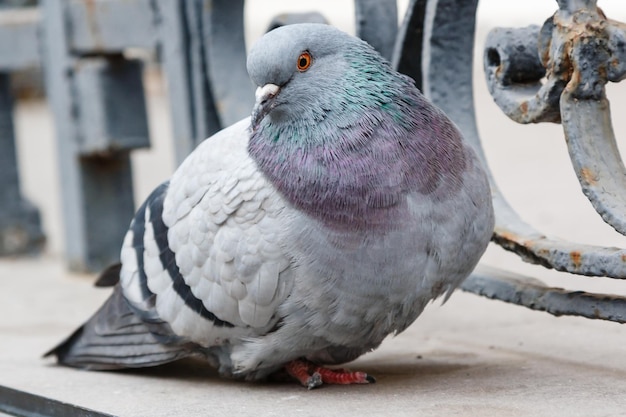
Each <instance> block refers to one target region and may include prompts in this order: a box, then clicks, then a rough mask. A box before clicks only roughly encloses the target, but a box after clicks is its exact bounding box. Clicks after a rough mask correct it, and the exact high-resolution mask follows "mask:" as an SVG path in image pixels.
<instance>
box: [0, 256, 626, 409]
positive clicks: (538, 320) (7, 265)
mask: <svg viewBox="0 0 626 417" xmlns="http://www.w3.org/2000/svg"><path fill="white" fill-rule="evenodd" d="M0 276H1V277H2V280H0V294H2V302H1V303H0V317H2V320H1V321H0V334H1V335H2V339H1V340H2V343H0V385H4V386H6V387H10V388H13V389H17V390H22V391H26V392H29V393H32V394H35V395H39V396H43V397H46V398H50V399H53V400H56V401H61V402H65V403H69V404H74V405H77V406H80V407H85V408H88V409H91V410H96V411H98V412H100V413H103V414H112V415H116V416H150V417H156V416H173V415H184V416H190V417H193V416H207V415H211V416H232V415H254V416H272V415H282V416H287V415H296V414H297V415H300V416H308V415H316V416H320V415H323V416H333V415H342V416H352V415H354V416H356V415H393V416H414V415H420V416H435V415H437V416H439V415H457V416H477V415H490V416H492V415H497V416H528V415H536V416H568V417H571V416H585V417H589V416H609V415H625V411H624V410H626V397H625V396H624V392H626V360H624V356H623V352H624V346H626V331H625V329H624V327H623V326H621V325H618V324H615V323H610V322H601V321H592V320H587V319H582V318H572V317H563V318H555V317H552V316H549V315H547V314H545V313H538V312H533V311H530V310H526V309H524V308H521V307H516V306H512V305H507V304H504V303H501V302H497V301H490V300H487V299H484V298H479V297H477V296H474V295H471V294H466V293H460V292H459V293H456V294H454V295H453V297H452V298H451V299H450V301H449V302H448V303H446V304H445V305H444V306H440V305H439V303H438V302H437V303H435V304H433V305H431V306H430V307H429V308H428V309H427V311H426V312H425V313H424V315H423V316H422V317H421V318H420V319H418V321H417V322H416V323H415V324H414V325H413V326H411V327H410V328H409V329H408V330H407V331H406V332H404V333H402V334H401V335H399V336H397V337H395V338H390V339H388V340H386V341H385V343H383V346H382V347H381V348H380V349H378V350H377V351H375V352H373V353H371V354H369V355H366V356H364V357H362V358H360V359H359V360H357V361H356V362H354V363H353V364H350V367H351V368H354V369H361V370H364V371H367V372H368V373H371V374H373V375H375V376H376V377H377V379H378V383H376V384H373V385H369V386H349V387H340V386H328V387H323V388H322V389H318V390H314V391H307V390H305V389H303V388H302V387H300V386H298V385H297V384H295V383H283V382H281V383H278V382H274V383H264V384H251V383H242V382H236V381H227V380H223V379H220V378H218V377H217V375H216V373H215V372H214V371H213V370H212V369H210V368H209V367H208V366H207V365H206V364H204V363H199V362H196V361H182V362H179V363H176V364H170V365H167V366H163V367H161V368H152V369H145V370H141V371H132V372H86V371H78V370H73V369H67V368H63V367H59V366H56V365H54V364H53V363H52V362H51V361H48V360H44V359H41V355H42V354H43V353H44V352H45V351H46V350H47V349H49V348H50V347H52V346H53V345H54V344H55V343H57V342H58V341H60V340H61V339H62V338H63V337H65V336H67V335H68V333H69V332H70V331H72V330H73V329H74V328H75V327H76V326H77V325H79V324H80V323H81V322H82V321H83V320H85V319H86V318H87V317H88V316H89V315H90V314H91V313H92V312H93V311H95V309H96V308H97V307H98V306H99V305H100V303H101V302H102V301H103V300H104V299H105V298H106V297H107V296H108V292H109V291H108V290H107V289H96V288H94V287H92V286H91V282H92V281H93V279H92V277H89V276H79V275H72V274H68V273H66V272H65V271H64V269H63V265H62V263H61V262H60V261H58V260H55V259H49V258H48V259H45V258H44V259H36V260H35V259H28V260H21V261H10V260H9V261H7V260H4V261H0ZM0 401H1V398H0ZM1 409H2V408H1V407H0V410H1ZM81 415H84V414H81Z"/></svg>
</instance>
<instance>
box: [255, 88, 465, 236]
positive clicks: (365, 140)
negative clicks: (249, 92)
mask: <svg viewBox="0 0 626 417" xmlns="http://www.w3.org/2000/svg"><path fill="white" fill-rule="evenodd" d="M418 105H419V106H426V108H421V109H420V111H418V109H415V108H413V109H405V113H404V114H403V115H402V117H403V120H402V123H398V119H397V114H396V115H395V116H396V117H394V114H393V113H390V112H386V111H384V110H379V111H376V112H366V113H363V114H362V115H361V116H359V117H357V118H355V119H354V121H353V122H352V123H350V124H347V125H344V126H343V127H341V128H337V127H336V126H337V125H336V124H332V123H329V122H328V119H325V120H322V121H319V122H317V123H315V124H310V125H309V126H308V127H305V128H302V127H301V126H299V125H293V124H292V125H290V124H284V125H282V126H274V125H272V124H271V123H268V124H266V125H265V126H262V127H261V128H259V129H256V130H255V131H253V132H251V139H250V144H249V148H248V150H249V153H250V155H251V157H252V158H253V159H254V160H255V161H256V163H257V164H258V166H259V169H260V170H261V171H262V172H263V173H264V174H265V175H266V177H267V178H268V179H269V180H270V181H271V182H272V183H273V184H274V186H275V187H276V188H277V189H278V190H279V192H281V194H282V195H283V196H284V197H285V198H286V199H287V200H288V201H289V202H290V203H291V204H292V205H294V206H295V207H296V208H298V209H299V210H301V211H303V212H304V213H306V214H308V215H309V216H311V217H313V218H316V219H318V220H320V221H322V222H323V223H324V224H326V225H327V226H329V227H331V228H333V229H349V230H362V229H380V228H382V229H393V228H396V227H401V225H402V222H403V220H404V219H405V218H406V215H407V214H408V213H407V196H408V195H409V194H413V193H417V194H424V195H429V196H430V198H435V199H445V198H447V197H449V196H451V195H453V194H454V192H456V191H457V190H458V188H459V187H460V186H461V182H462V173H463V171H464V169H465V164H466V160H465V153H464V149H463V146H462V144H461V138H460V134H459V133H458V131H457V129H456V128H455V127H454V125H453V124H452V123H451V122H450V121H449V120H448V119H447V117H446V116H445V115H443V114H442V113H441V112H440V111H439V110H437V109H435V108H433V107H432V106H430V104H428V103H426V102H425V101H424V99H423V98H421V97H419V98H418ZM419 106H418V108H419ZM331 121H332V118H331Z"/></svg>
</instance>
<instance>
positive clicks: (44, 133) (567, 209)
mask: <svg viewBox="0 0 626 417" xmlns="http://www.w3.org/2000/svg"><path fill="white" fill-rule="evenodd" d="M32 3H35V2H33V1H30V2H29V1H26V0H25V1H19V0H15V1H8V2H5V4H4V5H5V6H6V5H8V4H32ZM407 4H408V0H399V1H398V19H399V21H401V20H402V17H403V15H404V12H405V10H406V7H407ZM598 4H599V6H600V7H601V8H602V9H603V10H604V12H605V13H606V15H607V16H608V17H609V18H612V19H615V20H618V21H626V2H624V1H623V0H599V2H598ZM556 9H557V4H556V1H554V0H526V1H523V2H522V1H519V2H512V1H502V0H481V1H480V2H479V8H478V17H477V35H476V43H475V50H474V55H475V60H474V68H473V70H474V88H475V105H476V109H477V114H478V122H479V129H480V133H481V136H482V139H483V147H484V150H485V152H486V154H487V158H488V162H489V165H490V168H491V170H492V171H493V174H494V177H495V178H496V181H497V183H498V184H499V186H500V188H501V189H502V191H503V193H504V195H505V197H506V198H507V199H508V201H509V202H510V203H511V204H512V206H513V207H514V208H515V209H516V210H517V211H518V212H519V213H520V214H521V216H522V218H523V219H524V220H526V221H527V222H528V223H530V224H531V225H534V226H535V227H536V228H537V229H539V230H541V231H543V232H544V233H545V234H547V235H548V236H555V237H560V238H563V239H566V240H571V241H575V242H584V243H588V244H596V245H601V246H617V247H623V246H624V245H625V243H626V242H625V240H624V237H623V236H621V235H619V234H618V233H617V232H615V231H614V230H613V229H612V228H611V227H610V226H608V225H606V224H605V223H604V222H603V221H602V219H601V218H600V217H599V216H598V215H597V214H596V213H595V211H594V210H593V208H592V207H591V204H590V203H589V202H588V200H587V199H586V198H585V197H584V196H583V194H582V193H581V191H580V185H579V184H578V181H577V179H576V177H575V174H574V172H573V169H572V167H571V163H570V161H569V158H568V153H567V149H566V146H565V141H564V137H563V131H562V128H561V126H560V125H556V124H546V123H544V124H539V125H519V124H516V123H515V122H513V121H511V120H509V119H508V118H507V117H506V116H505V115H504V114H503V113H502V111H501V110H500V109H499V108H498V107H497V106H496V105H495V104H494V103H493V100H492V98H491V96H490V95H489V93H488V91H487V87H486V83H485V80H484V72H483V69H482V54H483V45H484V39H485V37H486V35H487V33H488V32H489V30H490V29H491V28H493V27H496V26H501V27H521V26H527V25H529V24H538V25H541V24H542V23H543V22H544V21H545V19H547V18H548V17H549V16H551V15H552V14H553V13H554V12H555V11H556ZM312 10H315V11H319V12H320V13H322V14H323V15H324V16H325V17H326V18H327V19H328V20H329V21H330V23H331V24H333V25H335V26H337V27H339V28H341V29H343V30H345V31H347V32H350V33H354V4H353V1H351V0H318V1H315V2H311V1H297V2H296V1H289V0H249V1H247V2H246V10H245V22H246V24H245V27H246V43H247V47H249V46H250V45H251V44H252V43H253V42H254V40H255V39H257V38H258V37H259V36H261V35H262V34H263V32H264V31H265V30H266V28H267V27H268V24H269V22H270V20H271V19H272V18H273V17H274V16H276V15H277V14H279V13H284V12H304V11H312ZM13 83H14V87H15V88H16V89H17V90H18V92H19V97H20V98H19V100H18V101H17V103H16V108H15V112H16V114H15V117H16V126H15V128H16V134H17V138H18V142H17V153H18V163H19V169H20V175H21V177H20V181H21V185H22V191H23V194H24V195H25V197H26V198H27V199H28V200H30V201H31V202H32V203H34V205H35V206H36V207H38V208H39V209H40V212H41V216H42V223H43V228H44V233H45V234H46V237H47V244H46V247H45V254H46V255H47V256H52V257H59V258H60V257H62V254H63V247H64V242H63V239H64V236H63V232H62V230H63V228H62V212H61V201H60V198H61V197H60V196H61V193H60V183H61V181H63V179H62V178H59V167H58V161H57V157H56V150H55V135H54V126H53V124H52V123H53V121H52V118H51V115H50V111H49V108H48V105H47V103H46V101H45V99H44V98H43V97H42V96H40V95H38V94H37V91H36V87H37V86H36V84H35V89H34V91H33V88H32V87H33V85H32V77H28V76H27V77H26V78H25V79H24V76H20V75H18V76H16V77H14V79H13ZM144 85H145V88H146V95H147V97H146V99H147V107H148V117H149V129H150V135H151V141H152V146H151V147H150V148H149V149H139V150H135V151H133V152H132V163H133V170H134V172H133V181H134V186H135V201H136V204H140V203H141V202H142V201H143V200H144V198H145V197H146V196H147V195H148V194H149V193H150V191H151V190H152V189H153V188H154V187H155V186H156V185H158V184H159V183H161V182H162V181H164V180H165V179H167V178H168V177H169V176H170V175H171V173H172V172H173V170H174V169H175V158H174V152H173V144H172V126H171V120H170V115H169V107H168V105H167V96H168V92H167V90H166V87H165V83H164V81H163V79H162V77H161V73H160V71H159V67H158V65H148V66H147V67H146V70H145V71H144ZM607 89H608V97H609V100H610V102H611V106H612V115H613V124H614V128H615V130H616V135H617V137H618V139H620V138H623V137H624V132H626V117H622V115H623V114H624V112H625V111H626V85H617V84H611V85H609V86H608V88H607ZM619 145H620V148H621V149H622V151H623V147H624V140H623V139H621V140H620V141H619ZM492 246H494V245H492ZM485 262H487V263H488V264H491V265H495V266H500V267H504V268H506V269H514V270H518V271H522V272H526V273H530V274H531V275H533V276H537V275H541V277H542V279H543V278H545V279H546V280H547V281H549V282H550V281H553V282H554V283H555V284H557V285H561V286H570V285H572V286H573V287H575V288H580V289H585V290H592V291H593V290H596V291H597V290H598V288H597V287H596V286H597V285H601V286H602V290H603V291H607V288H608V289H610V290H612V291H614V292H616V293H620V294H622V293H626V290H624V289H621V288H619V285H618V283H613V282H604V281H610V280H603V279H594V280H589V279H585V278H580V277H574V276H569V275H567V277H566V278H564V274H561V273H554V272H553V271H546V270H544V269H543V268H540V267H536V266H533V265H527V264H523V263H522V262H521V261H520V260H519V259H518V258H517V257H516V256H515V255H512V254H509V253H506V252H505V251H503V250H501V249H499V248H498V247H492V248H490V250H489V251H488V253H487V255H486V257H485ZM598 282H602V284H598ZM607 286H608V287H607ZM613 287H614V288H613Z"/></svg>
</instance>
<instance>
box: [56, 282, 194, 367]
mask: <svg viewBox="0 0 626 417" xmlns="http://www.w3.org/2000/svg"><path fill="white" fill-rule="evenodd" d="M165 326H167V325H166V324H165V323H146V322H144V321H143V320H142V319H141V317H139V316H138V315H137V314H135V313H134V312H133V310H132V307H131V306H130V305H129V304H128V302H127V301H126V299H125V298H124V296H123V295H122V291H121V288H120V287H119V285H118V286H116V287H115V289H114V291H113V294H112V295H111V297H109V299H108V300H107V301H106V302H105V303H104V305H103V306H102V307H101V308H100V310H98V311H97V312H96V313H95V314H94V315H93V316H92V317H91V318H90V319H89V320H88V321H87V322H86V323H85V324H83V325H82V326H81V327H80V328H78V329H77V330H76V331H75V332H74V333H72V334H71V335H70V336H69V337H68V338H67V339H66V340H64V341H63V342H61V343H60V344H59V345H58V346H56V347H55V348H53V349H52V350H50V351H49V352H47V353H46V354H45V355H44V356H46V357H47V356H52V355H55V356H56V357H57V360H58V362H59V363H60V364H63V365H67V366H72V367H77V368H85V369H91V370H113V369H122V368H141V367H147V366H155V365H160V364H163V363H167V362H171V361H174V360H177V359H181V358H184V357H186V356H189V355H191V354H192V347H191V346H190V345H189V344H184V343H167V344H164V343H163V341H164V340H167V341H169V342H173V341H174V340H175V338H174V337H172V336H171V333H170V334H169V335H168V334H167V332H166V331H165V330H164V327H165Z"/></svg>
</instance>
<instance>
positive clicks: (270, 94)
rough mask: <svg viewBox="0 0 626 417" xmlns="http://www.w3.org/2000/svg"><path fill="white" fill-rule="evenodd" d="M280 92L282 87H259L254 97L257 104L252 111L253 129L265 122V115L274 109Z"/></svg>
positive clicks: (269, 85)
mask: <svg viewBox="0 0 626 417" xmlns="http://www.w3.org/2000/svg"><path fill="white" fill-rule="evenodd" d="M279 92H280V87H279V86H277V85H276V84H265V85H264V86H263V87H258V88H257V89H256V92H255V93H254V96H255V97H256V102H255V103H254V108H253V109H252V128H253V129H254V128H256V127H257V126H258V124H259V123H260V122H261V120H263V118H264V117H265V115H266V114H267V113H269V112H270V110H272V109H273V108H274V105H273V103H274V97H276V95H278V93H279Z"/></svg>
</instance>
